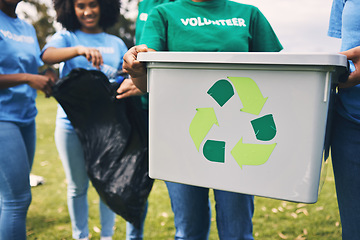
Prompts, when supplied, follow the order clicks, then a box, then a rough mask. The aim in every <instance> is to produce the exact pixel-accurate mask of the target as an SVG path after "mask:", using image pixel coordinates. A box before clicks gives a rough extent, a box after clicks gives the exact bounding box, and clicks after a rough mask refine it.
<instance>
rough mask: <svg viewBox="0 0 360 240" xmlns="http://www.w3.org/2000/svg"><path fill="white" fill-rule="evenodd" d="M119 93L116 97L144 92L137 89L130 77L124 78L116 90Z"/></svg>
mask: <svg viewBox="0 0 360 240" xmlns="http://www.w3.org/2000/svg"><path fill="white" fill-rule="evenodd" d="M116 92H117V93H118V94H119V95H117V96H116V98H117V99H122V98H126V97H131V96H140V95H143V94H144V93H143V92H142V91H141V90H140V89H138V88H137V87H136V86H135V84H134V83H133V81H132V80H131V79H128V78H127V79H124V81H123V82H122V83H121V85H120V87H119V88H118V89H117V91H116Z"/></svg>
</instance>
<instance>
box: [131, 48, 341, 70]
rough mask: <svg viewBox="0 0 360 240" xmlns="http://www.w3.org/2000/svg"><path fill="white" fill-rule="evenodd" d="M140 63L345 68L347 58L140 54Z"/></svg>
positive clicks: (287, 54) (334, 55)
mask: <svg viewBox="0 0 360 240" xmlns="http://www.w3.org/2000/svg"><path fill="white" fill-rule="evenodd" d="M137 59H138V60H139V61H140V62H146V63H147V62H152V63H155V62H158V63H201V64H204V63H205V64H207V63H209V64H214V63H215V64H260V65H306V66H309V65H315V66H339V67H347V58H346V56H345V55H342V54H339V53H295V52H291V53H290V52H169V51H166V52H165V51H157V52H141V53H139V54H138V56H137Z"/></svg>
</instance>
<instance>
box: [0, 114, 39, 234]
mask: <svg viewBox="0 0 360 240" xmlns="http://www.w3.org/2000/svg"><path fill="white" fill-rule="evenodd" d="M35 131H36V130H35V121H33V122H32V123H31V124H29V125H26V126H23V125H19V124H16V123H11V122H1V121H0V239H1V240H13V239H16V240H24V239H26V215H27V211H28V208H29V206H30V203H31V189H30V181H29V174H30V171H31V166H32V163H33V160H34V154H35V145H36V132H35Z"/></svg>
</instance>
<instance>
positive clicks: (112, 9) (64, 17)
mask: <svg viewBox="0 0 360 240" xmlns="http://www.w3.org/2000/svg"><path fill="white" fill-rule="evenodd" d="M74 1H75V0H53V4H54V8H55V11H56V21H58V22H59V23H60V24H61V25H62V26H63V27H64V28H66V29H67V30H69V31H75V30H78V29H80V28H81V24H80V22H79V20H78V19H77V17H76V15H75V10H74ZM97 1H98V3H99V6H100V21H99V25H100V27H101V28H102V29H103V30H106V29H107V28H109V27H111V26H113V25H114V24H115V23H116V22H117V21H118V19H119V16H120V0H97Z"/></svg>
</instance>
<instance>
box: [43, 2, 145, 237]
mask: <svg viewBox="0 0 360 240" xmlns="http://www.w3.org/2000/svg"><path fill="white" fill-rule="evenodd" d="M53 2H54V7H55V10H56V13H57V21H58V22H60V23H61V24H62V26H63V27H64V28H65V29H66V30H62V31H60V32H57V33H55V34H54V36H53V37H52V38H51V40H50V41H49V42H48V43H47V44H46V45H45V47H44V49H43V51H42V59H43V61H44V62H45V63H47V64H54V63H61V64H60V66H61V67H60V78H62V77H64V76H66V75H67V74H68V73H69V72H70V71H71V70H72V69H74V68H85V69H99V70H101V71H103V72H104V73H105V74H106V75H108V77H109V79H111V77H112V76H111V75H113V74H114V73H116V72H117V71H118V70H121V69H122V62H123V60H122V59H123V55H124V54H125V52H126V51H127V47H126V45H125V44H124V42H123V41H122V40H121V39H120V38H118V37H116V36H113V35H110V34H107V33H105V32H104V31H105V30H106V29H107V28H108V27H110V26H112V25H113V24H115V23H116V21H117V20H118V17H119V14H120V3H119V0H101V1H100V0H54V1H53ZM55 142H56V147H57V149H58V152H59V156H60V159H61V161H62V164H63V167H64V171H65V175H66V178H67V182H68V189H67V195H68V208H69V213H70V218H71V223H72V232H73V238H74V239H88V238H89V230H88V203H87V191H88V186H89V179H88V176H87V173H86V168H85V160H84V154H83V148H82V146H81V143H80V141H79V138H78V136H77V135H76V132H75V130H74V128H73V126H72V125H71V123H70V121H69V120H68V118H67V116H66V114H65V112H64V110H63V109H62V108H61V106H58V112H57V119H56V129H55ZM100 221H101V227H102V229H101V239H104V240H105V239H111V238H112V235H113V227H114V221H115V213H114V212H112V211H111V210H110V209H109V208H108V207H107V206H106V205H105V204H104V203H103V202H102V201H101V200H100ZM142 230H143V228H142V227H141V229H136V228H135V227H134V226H133V225H131V224H130V223H127V239H142Z"/></svg>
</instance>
